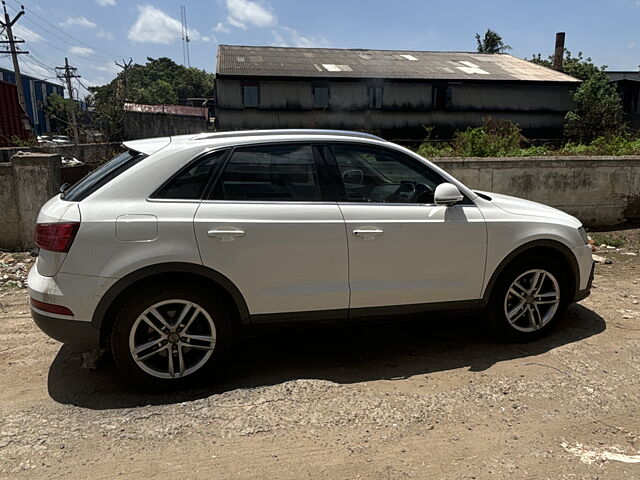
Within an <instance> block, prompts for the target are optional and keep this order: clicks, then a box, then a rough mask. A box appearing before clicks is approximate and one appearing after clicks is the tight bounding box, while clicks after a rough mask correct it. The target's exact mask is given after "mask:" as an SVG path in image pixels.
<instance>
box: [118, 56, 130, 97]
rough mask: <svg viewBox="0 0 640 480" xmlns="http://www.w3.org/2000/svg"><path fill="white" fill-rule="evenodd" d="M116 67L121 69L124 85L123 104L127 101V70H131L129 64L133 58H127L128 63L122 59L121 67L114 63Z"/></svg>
mask: <svg viewBox="0 0 640 480" xmlns="http://www.w3.org/2000/svg"><path fill="white" fill-rule="evenodd" d="M115 63H116V66H117V67H120V68H121V69H122V77H123V79H122V80H123V83H124V100H125V102H126V101H127V100H129V79H128V73H129V68H131V64H132V63H133V58H131V57H129V61H128V62H125V60H124V58H123V59H122V65H121V64H119V63H118V62H115Z"/></svg>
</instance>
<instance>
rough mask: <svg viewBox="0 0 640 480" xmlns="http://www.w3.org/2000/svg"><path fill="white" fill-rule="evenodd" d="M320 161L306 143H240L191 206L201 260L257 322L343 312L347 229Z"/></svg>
mask: <svg viewBox="0 0 640 480" xmlns="http://www.w3.org/2000/svg"><path fill="white" fill-rule="evenodd" d="M321 163H322V162H321V161H320V160H319V159H318V158H317V157H314V154H313V148H312V146H311V145H310V144H305V143H282V144H266V145H252V146H244V147H238V148H236V149H235V150H234V151H233V152H231V155H230V156H229V158H228V159H227V161H226V163H225V164H224V166H223V167H222V170H221V172H220V173H219V174H218V176H217V179H216V180H215V183H214V185H213V187H212V188H211V191H210V193H209V194H208V196H207V198H206V199H205V200H204V201H203V202H202V204H201V205H200V207H199V208H198V211H197V212H196V215H195V233H196V238H197V241H198V245H199V249H200V253H201V256H202V261H203V263H204V264H205V265H206V266H209V267H211V268H212V269H214V270H216V271H218V272H220V273H222V274H223V275H225V276H226V277H227V278H229V280H231V281H232V282H233V283H234V284H235V285H236V286H237V287H238V288H239V289H240V291H241V293H242V294H243V296H244V298H245V300H246V302H247V306H248V308H249V311H250V313H251V315H252V319H253V321H254V322H260V321H269V320H278V319H280V318H282V315H281V314H282V313H291V314H295V315H293V317H292V319H294V320H295V319H297V318H300V319H302V318H309V319H319V318H320V317H323V316H326V317H328V318H336V319H338V318H340V317H341V316H346V312H347V309H348V306H349V284H348V254H347V239H346V232H345V226H344V220H343V218H342V215H341V213H340V209H339V208H338V205H337V203H336V202H335V201H333V200H332V199H330V197H331V194H330V193H329V192H328V191H327V188H331V187H330V186H328V185H327V182H325V181H323V170H322V168H323V166H322V164H321ZM299 312H304V314H299Z"/></svg>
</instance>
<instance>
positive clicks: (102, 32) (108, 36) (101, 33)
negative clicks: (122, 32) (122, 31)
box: [96, 29, 115, 42]
mask: <svg viewBox="0 0 640 480" xmlns="http://www.w3.org/2000/svg"><path fill="white" fill-rule="evenodd" d="M96 37H98V38H105V39H107V40H109V41H110V42H111V41H113V40H115V38H113V35H111V32H107V31H106V30H102V29H101V30H100V31H99V32H98V33H96Z"/></svg>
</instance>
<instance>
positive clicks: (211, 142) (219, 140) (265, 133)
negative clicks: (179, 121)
mask: <svg viewBox="0 0 640 480" xmlns="http://www.w3.org/2000/svg"><path fill="white" fill-rule="evenodd" d="M345 138H352V139H360V140H375V141H378V142H386V140H384V139H383V138H381V137H377V136H375V135H372V134H369V133H363V132H352V131H348V130H321V129H282V130H239V131H229V132H205V133H199V134H195V135H193V134H191V135H177V136H173V137H158V138H146V139H141V140H130V141H126V142H124V146H125V147H127V148H128V149H131V150H135V151H137V152H141V153H144V154H147V155H151V154H153V153H155V152H157V151H158V150H160V149H162V148H164V147H166V146H167V145H169V144H172V145H176V146H178V145H184V146H194V145H202V146H205V147H214V146H218V145H228V144H230V143H234V140H242V143H246V142H247V141H250V142H258V141H260V140H263V139H264V140H266V139H268V140H269V141H285V140H286V141H290V140H330V139H345Z"/></svg>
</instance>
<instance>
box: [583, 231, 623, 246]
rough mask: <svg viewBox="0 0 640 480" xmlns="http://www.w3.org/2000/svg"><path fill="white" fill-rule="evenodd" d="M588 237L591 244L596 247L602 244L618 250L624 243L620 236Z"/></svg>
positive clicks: (598, 235) (599, 235)
mask: <svg viewBox="0 0 640 480" xmlns="http://www.w3.org/2000/svg"><path fill="white" fill-rule="evenodd" d="M590 236H591V238H592V239H593V243H594V244H595V245H596V246H598V247H599V246H600V245H602V244H603V243H604V244H605V245H611V246H612V247H616V248H620V247H622V246H624V244H625V243H626V242H625V239H624V238H623V237H622V236H620V235H615V234H614V235H611V234H606V233H591V234H590Z"/></svg>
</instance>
